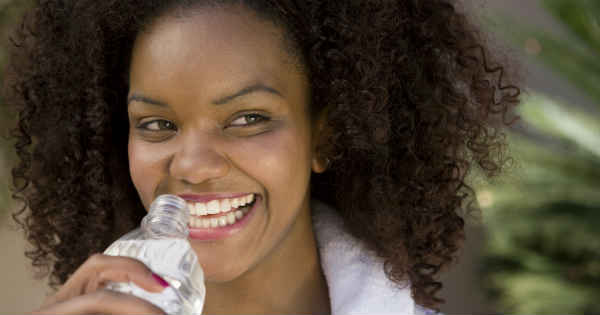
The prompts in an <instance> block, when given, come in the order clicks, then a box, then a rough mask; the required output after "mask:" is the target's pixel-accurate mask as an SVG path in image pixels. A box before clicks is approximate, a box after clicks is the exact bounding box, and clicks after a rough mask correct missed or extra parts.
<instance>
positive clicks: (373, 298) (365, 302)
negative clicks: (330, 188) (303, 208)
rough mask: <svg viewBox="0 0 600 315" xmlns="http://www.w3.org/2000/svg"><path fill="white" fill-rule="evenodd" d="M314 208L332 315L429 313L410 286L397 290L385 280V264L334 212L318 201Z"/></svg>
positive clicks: (409, 314)
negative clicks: (417, 301)
mask: <svg viewBox="0 0 600 315" xmlns="http://www.w3.org/2000/svg"><path fill="white" fill-rule="evenodd" d="M312 207H313V208H312V212H313V225H314V230H315V237H316V239H317V243H318V247H319V254H320V258H321V267H322V268H323V273H324V274H325V279H326V281H327V285H328V287H329V298H330V300H331V313H332V315H349V314H407V315H413V314H428V313H429V312H430V311H429V310H427V309H424V308H422V307H420V306H418V305H415V303H414V300H413V299H412V297H411V291H410V285H409V283H408V282H406V284H405V285H402V286H398V285H396V284H394V283H393V282H392V281H390V280H389V279H388V278H387V277H386V275H385V273H384V271H383V260H382V259H381V258H378V257H376V255H375V254H374V253H373V252H372V251H370V250H369V249H368V248H366V246H365V245H364V244H363V243H361V242H360V241H359V240H358V239H356V238H354V237H353V236H352V235H350V234H349V233H348V232H347V231H346V230H345V229H344V226H343V221H342V218H341V217H340V215H339V214H337V213H336V212H335V210H334V209H332V208H331V207H329V206H327V205H326V204H324V203H322V202H320V201H317V200H313V202H312ZM431 314H433V313H431Z"/></svg>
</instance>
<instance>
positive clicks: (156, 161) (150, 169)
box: [128, 140, 166, 209]
mask: <svg viewBox="0 0 600 315" xmlns="http://www.w3.org/2000/svg"><path fill="white" fill-rule="evenodd" d="M163 152H166V150H157V149H156V148H155V147H152V146H151V145H149V144H144V143H142V142H140V141H135V140H133V141H132V140H130V141H129V144H128V154H129V174H130V176H131V180H132V182H133V185H134V186H135V189H136V190H137V192H138V195H139V196H140V199H141V200H142V202H143V203H144V206H145V207H146V209H147V208H148V206H149V205H150V203H151V202H152V200H153V198H154V193H155V191H156V188H157V187H158V185H159V183H160V182H161V178H162V177H163V174H162V171H161V170H163V169H164V167H163V166H162V164H164V163H166V162H165V161H166V156H164V153H163Z"/></svg>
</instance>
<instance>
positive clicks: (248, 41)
mask: <svg viewBox="0 0 600 315" xmlns="http://www.w3.org/2000/svg"><path fill="white" fill-rule="evenodd" d="M283 36H284V34H283V30H281V29H280V28H278V27H277V26H275V25H274V24H273V23H270V22H268V21H265V20H263V19H260V18H258V17H257V16H256V15H255V14H254V13H253V12H252V11H249V10H247V9H245V8H242V7H231V8H227V9H223V8H203V9H199V10H198V11H197V12H195V13H194V14H186V16H184V17H175V16H172V15H167V16H165V17H162V18H160V19H158V20H156V21H155V22H154V23H153V24H152V25H151V26H150V27H149V28H147V30H146V31H144V32H142V33H140V34H139V35H138V37H137V38H136V41H135V44H134V48H133V53H132V64H131V68H130V80H131V83H132V84H135V85H136V86H138V87H151V88H152V89H156V88H161V89H162V88H165V89H166V88H168V89H169V91H170V92H171V93H173V92H174V91H177V93H180V94H191V93H192V92H193V94H195V95H199V94H205V95H206V96H208V95H209V94H211V91H215V90H228V89H234V88H235V87H237V86H239V85H242V84H251V83H256V82H257V81H259V82H262V83H265V84H270V85H274V86H276V87H277V88H278V89H280V90H283V91H281V92H283V93H285V92H286V91H285V90H287V89H289V88H290V86H288V85H289V83H290V80H289V79H290V76H298V75H299V73H298V71H297V69H295V68H296V67H295V66H294V60H293V59H294V58H293V57H292V56H291V55H290V54H289V53H288V50H286V47H285V41H284V40H283ZM292 81H294V80H292ZM296 81H297V80H296ZM286 82H287V83H286ZM210 96H211V97H213V96H214V95H210Z"/></svg>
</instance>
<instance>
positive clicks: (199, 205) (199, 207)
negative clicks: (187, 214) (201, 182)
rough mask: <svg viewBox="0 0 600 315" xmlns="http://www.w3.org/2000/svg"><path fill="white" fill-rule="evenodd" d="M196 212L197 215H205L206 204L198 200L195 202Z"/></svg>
mask: <svg viewBox="0 0 600 315" xmlns="http://www.w3.org/2000/svg"><path fill="white" fill-rule="evenodd" d="M196 212H197V215H207V214H208V213H207V212H206V204H203V203H201V202H198V203H197V204H196Z"/></svg>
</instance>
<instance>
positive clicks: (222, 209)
mask: <svg viewBox="0 0 600 315" xmlns="http://www.w3.org/2000/svg"><path fill="white" fill-rule="evenodd" d="M258 197H259V196H258V195H256V194H253V193H251V194H247V195H243V196H240V197H236V198H223V199H218V200H217V199H214V200H211V201H208V202H193V201H189V200H186V202H187V204H188V209H189V211H190V219H189V224H188V225H189V226H190V227H191V228H218V227H225V226H228V225H233V224H235V223H236V222H237V221H239V220H241V219H242V218H243V217H244V216H245V215H246V214H247V213H248V212H249V210H250V209H251V208H252V206H253V205H254V204H255V203H256V200H257V198H258Z"/></svg>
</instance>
